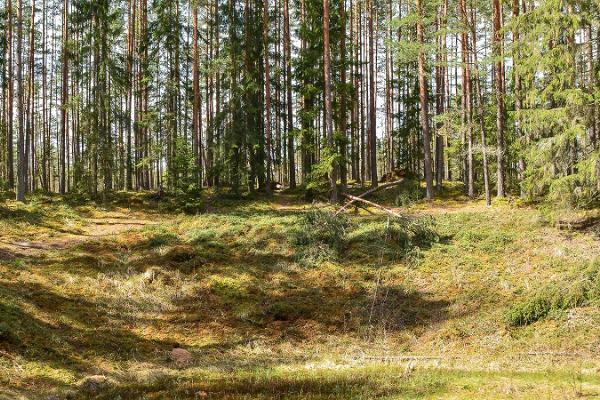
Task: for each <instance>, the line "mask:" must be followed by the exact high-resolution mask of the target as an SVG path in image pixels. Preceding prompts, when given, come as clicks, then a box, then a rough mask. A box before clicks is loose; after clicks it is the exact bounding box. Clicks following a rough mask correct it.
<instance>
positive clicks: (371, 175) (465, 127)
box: [0, 0, 600, 206]
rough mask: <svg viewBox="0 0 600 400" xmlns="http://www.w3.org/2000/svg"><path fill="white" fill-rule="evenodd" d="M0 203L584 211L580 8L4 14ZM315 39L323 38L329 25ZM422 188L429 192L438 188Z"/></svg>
mask: <svg viewBox="0 0 600 400" xmlns="http://www.w3.org/2000/svg"><path fill="white" fill-rule="evenodd" d="M0 4H1V8H0V27H1V28H2V29H1V31H0V53H1V57H0V89H1V90H0V99H1V104H2V107H1V109H0V185H1V188H2V189H3V190H7V191H14V193H15V195H16V197H17V199H19V200H24V199H25V198H26V194H27V193H30V192H33V191H36V190H41V191H45V192H57V193H61V194H66V193H70V192H79V193H86V194H88V195H90V196H92V197H95V196H100V195H102V194H106V193H107V192H111V191H116V190H159V189H161V190H162V189H164V190H169V191H174V192H177V191H184V192H194V191H197V190H201V189H203V188H206V187H218V188H223V189H224V190H230V191H231V192H233V193H236V194H241V193H244V192H246V191H264V192H267V193H270V192H272V191H273V190H274V189H276V188H279V187H291V188H294V187H296V185H303V186H308V187H312V188H318V190H322V191H323V192H326V193H327V197H329V198H330V199H331V200H332V201H336V200H337V199H338V192H339V191H340V190H341V191H342V192H343V190H345V187H347V186H348V185H362V186H365V187H367V186H377V184H378V182H377V180H378V178H379V177H384V178H385V177H386V176H389V175H390V173H392V175H393V173H394V172H397V170H402V171H403V174H407V175H413V176H418V177H421V178H422V179H424V181H425V183H426V188H427V190H426V192H425V195H426V196H427V197H428V198H431V197H432V196H434V194H435V192H436V191H437V192H439V191H440V190H442V188H443V186H442V184H441V183H442V181H444V180H462V181H463V182H464V184H465V193H466V194H467V195H469V196H471V197H478V196H482V197H484V196H485V198H486V199H488V201H489V198H490V193H492V192H493V193H495V194H497V196H505V195H517V196H522V197H525V198H528V199H532V200H548V201H552V202H555V203H557V202H560V203H561V204H562V205H575V206H590V205H593V204H595V201H596V200H597V197H598V193H599V190H600V164H599V162H600V151H599V145H600V144H599V143H600V137H599V135H600V85H599V82H600V24H599V22H598V21H600V6H599V4H598V2H597V1H593V0H579V1H574V0H540V1H534V2H531V1H522V0H511V1H500V0H494V1H491V2H484V1H480V0H433V1H419V0H410V1H399V0H266V1H258V0H188V1H183V0H93V1H92V0H1V1H0ZM324 16H325V17H326V20H323V17H324ZM434 186H435V187H434Z"/></svg>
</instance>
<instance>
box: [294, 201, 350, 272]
mask: <svg viewBox="0 0 600 400" xmlns="http://www.w3.org/2000/svg"><path fill="white" fill-rule="evenodd" d="M348 227H349V221H348V219H347V218H346V217H344V216H341V215H335V214H333V213H331V212H327V211H319V210H311V211H309V212H308V213H306V214H305V215H304V216H303V217H302V218H301V220H300V224H299V227H298V229H297V230H296V232H295V235H294V240H293V241H294V245H295V246H296V247H298V248H299V251H298V259H299V261H300V262H302V263H304V264H308V265H317V264H319V263H320V262H323V261H330V260H335V259H337V258H338V257H339V255H340V253H341V251H342V250H343V249H344V247H345V245H346V234H347V231H348Z"/></svg>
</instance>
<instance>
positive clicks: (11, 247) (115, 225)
mask: <svg viewBox="0 0 600 400" xmlns="http://www.w3.org/2000/svg"><path fill="white" fill-rule="evenodd" d="M85 221H86V224H85V225H84V226H83V227H82V228H81V229H80V232H78V233H76V234H74V233H67V232H65V233H60V234H59V235H57V236H55V237H52V238H47V239H45V240H36V241H14V242H9V241H0V254H2V253H3V252H7V251H9V252H11V253H12V254H13V257H14V256H17V257H19V256H21V257H31V256H36V255H39V254H40V253H42V252H45V251H57V250H66V249H69V248H72V247H74V246H77V245H80V244H82V243H85V242H88V241H92V240H96V239H98V238H103V237H108V236H115V235H120V234H122V233H124V232H128V231H131V230H139V229H142V228H143V227H145V226H148V225H158V224H160V222H159V221H156V220H150V216H148V215H145V214H135V215H131V214H129V213H126V212H111V213H110V214H109V216H107V217H105V218H88V219H86V220H85Z"/></svg>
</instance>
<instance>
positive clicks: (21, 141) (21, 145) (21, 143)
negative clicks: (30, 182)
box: [16, 0, 27, 201]
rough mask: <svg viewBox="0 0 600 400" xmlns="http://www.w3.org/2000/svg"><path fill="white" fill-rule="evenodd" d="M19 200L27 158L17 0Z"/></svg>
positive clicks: (22, 196) (20, 8) (24, 186)
mask: <svg viewBox="0 0 600 400" xmlns="http://www.w3.org/2000/svg"><path fill="white" fill-rule="evenodd" d="M16 57H17V60H16V61H17V91H18V94H17V121H18V122H17V126H18V138H17V201H25V192H26V191H27V158H26V154H25V153H26V149H25V127H24V126H23V123H24V121H23V117H24V109H23V106H24V98H23V97H24V96H23V91H24V88H23V3H22V0H17V54H16Z"/></svg>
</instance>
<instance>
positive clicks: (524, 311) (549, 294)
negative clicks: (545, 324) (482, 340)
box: [506, 262, 600, 326]
mask: <svg viewBox="0 0 600 400" xmlns="http://www.w3.org/2000/svg"><path fill="white" fill-rule="evenodd" d="M599 272H600V265H599V264H598V263H597V262H594V263H592V265H591V266H590V267H589V268H588V269H587V270H586V271H584V273H583V274H582V276H580V277H576V279H572V280H571V283H570V284H568V285H564V286H560V285H557V284H552V285H547V286H545V287H543V288H542V289H540V290H538V291H537V292H536V294H535V295H534V296H533V297H532V298H530V299H526V300H524V301H522V302H521V303H519V304H516V305H515V306H513V307H512V308H511V309H510V310H509V311H508V312H507V314H506V322H507V323H508V324H509V325H510V326H525V325H529V324H532V323H534V322H536V321H539V320H541V319H544V318H546V317H547V316H549V315H550V314H552V313H553V312H559V311H566V310H569V309H571V308H574V307H579V306H582V305H585V304H587V303H589V302H592V301H596V300H598V299H599V298H600V273H599Z"/></svg>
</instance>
